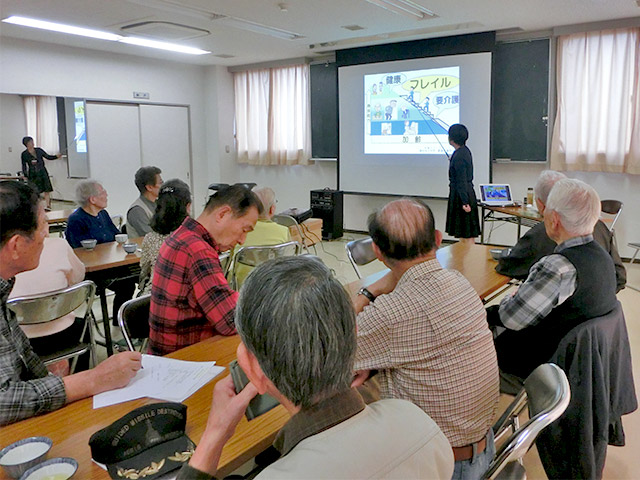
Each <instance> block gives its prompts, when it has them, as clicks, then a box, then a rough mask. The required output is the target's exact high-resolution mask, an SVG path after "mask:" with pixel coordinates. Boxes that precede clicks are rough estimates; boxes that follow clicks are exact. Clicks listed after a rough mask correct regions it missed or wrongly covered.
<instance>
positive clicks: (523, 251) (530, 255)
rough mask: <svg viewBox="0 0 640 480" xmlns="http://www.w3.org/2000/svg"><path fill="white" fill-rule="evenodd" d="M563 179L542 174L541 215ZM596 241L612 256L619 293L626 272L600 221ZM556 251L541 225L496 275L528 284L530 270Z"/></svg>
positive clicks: (537, 191)
mask: <svg viewBox="0 0 640 480" xmlns="http://www.w3.org/2000/svg"><path fill="white" fill-rule="evenodd" d="M564 178H567V177H566V176H565V175H564V174H563V173H560V172H556V171H554V170H544V171H543V172H542V173H540V176H539V177H538V181H537V182H536V186H535V189H534V191H535V194H536V205H537V207H538V211H539V212H540V214H541V215H542V214H544V209H545V207H546V204H547V198H548V197H549V192H550V191H551V189H552V188H553V186H554V185H555V183H556V182H557V181H558V180H562V179H564ZM593 239H594V240H595V241H596V242H597V243H599V244H600V246H601V247H602V248H604V249H605V250H606V251H607V252H608V253H609V255H611V259H612V260H613V263H614V265H615V268H616V292H619V291H620V290H622V289H623V288H624V286H625V285H626V284H627V271H626V270H625V268H624V265H623V264H622V259H621V258H620V254H619V253H618V249H617V248H616V245H615V243H614V241H613V233H612V232H611V231H610V230H609V228H608V227H607V226H606V225H605V224H604V223H603V222H602V221H601V220H598V221H597V222H596V225H595V227H594V228H593ZM555 248H556V243H555V242H554V241H553V240H551V239H550V238H549V236H548V235H547V232H546V230H545V226H544V223H542V222H541V223H538V224H537V225H535V226H534V227H533V228H531V229H529V231H528V232H527V233H525V234H524V235H523V236H522V238H520V240H518V243H516V245H515V246H514V247H513V248H512V249H511V252H509V255H508V256H506V257H503V258H501V259H500V260H499V262H498V265H496V271H497V272H498V273H501V274H502V275H507V276H508V277H513V278H517V279H519V280H525V279H526V278H527V276H528V275H529V270H530V269H531V267H532V266H533V265H534V264H535V263H536V262H537V261H538V260H540V259H541V258H542V257H546V256H547V255H551V254H552V253H553V250H554V249H555Z"/></svg>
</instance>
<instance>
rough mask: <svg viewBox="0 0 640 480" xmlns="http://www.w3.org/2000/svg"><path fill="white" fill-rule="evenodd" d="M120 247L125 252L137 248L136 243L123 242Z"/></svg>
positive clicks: (131, 251)
mask: <svg viewBox="0 0 640 480" xmlns="http://www.w3.org/2000/svg"><path fill="white" fill-rule="evenodd" d="M122 248H124V251H125V252H127V253H136V250H137V249H138V244H137V243H125V244H124V245H123V246H122Z"/></svg>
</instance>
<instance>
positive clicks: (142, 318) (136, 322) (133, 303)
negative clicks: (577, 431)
mask: <svg viewBox="0 0 640 480" xmlns="http://www.w3.org/2000/svg"><path fill="white" fill-rule="evenodd" d="M150 305H151V294H150V293H148V294H146V295H141V296H139V297H136V298H132V299H131V300H127V301H126V302H124V303H123V304H122V306H121V307H120V310H118V325H120V328H121V329H122V336H123V337H124V341H125V342H127V348H128V349H129V350H131V351H134V350H135V348H134V346H133V341H132V339H134V338H136V339H147V338H149V307H150Z"/></svg>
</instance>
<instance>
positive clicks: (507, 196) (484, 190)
mask: <svg viewBox="0 0 640 480" xmlns="http://www.w3.org/2000/svg"><path fill="white" fill-rule="evenodd" d="M480 201H481V202H482V203H483V204H484V205H489V206H492V207H506V206H509V205H513V199H512V198H511V187H509V185H508V184H505V183H502V184H500V183H489V184H485V185H480Z"/></svg>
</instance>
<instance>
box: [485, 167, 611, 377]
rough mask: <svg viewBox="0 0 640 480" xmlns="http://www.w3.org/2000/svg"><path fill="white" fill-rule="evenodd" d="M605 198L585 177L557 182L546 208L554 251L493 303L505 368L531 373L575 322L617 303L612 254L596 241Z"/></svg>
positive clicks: (500, 357)
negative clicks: (511, 292) (500, 328)
mask: <svg viewBox="0 0 640 480" xmlns="http://www.w3.org/2000/svg"><path fill="white" fill-rule="evenodd" d="M599 216H600V198H599V197H598V194H597V193H596V191H595V190H594V189H593V188H592V187H590V186H589V185H587V184H586V183H584V182H581V181H580V180H574V179H563V180H560V181H558V182H556V183H555V185H554V186H553V188H552V189H551V193H550V194H549V198H548V199H547V205H546V208H545V210H544V225H545V229H546V232H547V235H548V236H549V238H551V239H552V240H553V241H554V242H555V243H556V244H557V246H556V248H555V250H554V253H553V254H551V255H548V256H546V257H544V258H542V259H541V260H540V261H538V262H537V263H536V264H535V265H534V266H533V267H531V271H530V273H529V276H528V277H527V280H526V281H525V282H524V283H523V284H522V286H521V287H520V288H519V289H518V290H517V291H516V293H515V294H514V295H508V296H506V297H505V298H504V299H503V300H502V302H501V303H500V306H499V307H498V308H490V309H489V316H488V320H489V323H490V324H493V325H497V326H504V327H505V328H506V329H507V330H506V331H504V332H502V333H500V334H499V335H498V336H497V337H496V339H495V345H496V352H497V354H498V365H499V366H500V369H501V371H502V372H505V373H508V374H511V375H515V376H517V377H520V378H526V377H527V376H528V375H529V374H530V373H531V372H532V371H533V370H534V369H535V368H536V367H537V366H538V365H540V364H542V363H545V362H547V361H548V360H549V358H551V356H552V355H553V353H554V351H555V350H556V348H557V346H558V344H559V343H560V341H561V340H562V338H563V337H564V336H565V335H566V333H567V332H569V330H571V329H572V328H573V327H575V326H576V325H578V324H580V323H582V322H584V321H586V320H589V319H591V318H595V317H599V316H602V315H605V314H607V313H609V312H610V311H612V310H613V309H614V308H615V306H616V278H615V270H614V265H613V261H612V260H611V256H610V255H609V254H608V253H607V252H605V251H604V249H603V248H602V247H601V246H600V245H598V243H597V242H595V241H594V240H593V235H592V233H593V227H594V225H595V224H596V222H597V221H598V218H599Z"/></svg>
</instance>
